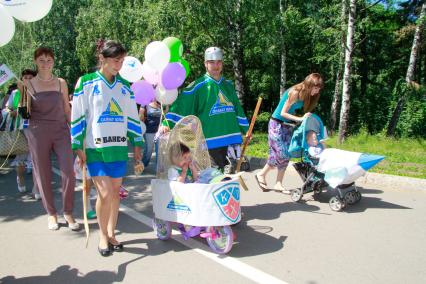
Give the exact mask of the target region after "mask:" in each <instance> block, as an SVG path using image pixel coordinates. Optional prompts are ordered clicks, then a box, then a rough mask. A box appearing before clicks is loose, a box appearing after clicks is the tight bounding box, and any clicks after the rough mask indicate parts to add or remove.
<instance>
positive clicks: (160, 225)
mask: <svg viewBox="0 0 426 284" xmlns="http://www.w3.org/2000/svg"><path fill="white" fill-rule="evenodd" d="M152 226H153V228H154V232H155V233H156V234H157V238H158V239H159V240H162V241H166V240H168V239H170V236H171V235H172V226H171V225H170V222H169V221H164V220H161V219H157V218H154V219H153V220H152Z"/></svg>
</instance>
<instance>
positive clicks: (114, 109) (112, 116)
mask: <svg viewBox="0 0 426 284" xmlns="http://www.w3.org/2000/svg"><path fill="white" fill-rule="evenodd" d="M105 122H124V116H123V110H122V109H121V107H120V106H119V105H118V103H117V101H116V100H114V99H111V101H110V102H109V103H108V106H107V108H106V110H105V111H104V112H103V113H102V114H101V116H100V117H99V119H98V123H105Z"/></svg>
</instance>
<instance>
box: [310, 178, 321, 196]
mask: <svg viewBox="0 0 426 284" xmlns="http://www.w3.org/2000/svg"><path fill="white" fill-rule="evenodd" d="M322 186H323V184H322V181H321V180H317V181H315V182H314V184H313V185H312V187H313V190H314V194H315V195H319V194H321V192H322Z"/></svg>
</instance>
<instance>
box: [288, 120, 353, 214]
mask: <svg viewBox="0 0 426 284" xmlns="http://www.w3.org/2000/svg"><path fill="white" fill-rule="evenodd" d="M326 135H327V134H326V130H325V127H324V125H323V123H322V121H321V119H320V118H319V117H318V116H317V115H315V114H311V116H309V117H307V118H306V119H305V120H304V121H303V122H302V124H301V125H300V126H299V127H298V128H297V129H296V130H295V131H294V133H293V136H292V139H291V142H290V147H289V152H290V154H291V156H292V157H295V158H301V160H300V162H297V163H294V164H293V166H294V168H295V169H296V171H297V173H298V174H299V176H300V177H301V178H302V181H303V185H302V187H301V188H297V189H295V190H293V191H292V193H291V199H292V200H293V201H295V202H298V201H300V200H301V199H302V197H303V195H304V194H306V193H309V192H313V193H314V197H316V196H318V195H319V194H320V193H321V192H322V191H323V189H326V188H328V187H329V185H328V183H327V182H326V181H325V180H324V177H325V174H324V173H323V172H321V171H319V169H318V163H319V160H320V156H321V153H322V152H323V150H324V149H325V146H324V144H323V140H324V139H325V137H326ZM335 189H336V192H337V194H336V195H335V196H333V197H332V198H331V199H330V201H329V204H330V208H331V209H332V210H334V211H340V210H341V209H343V208H344V207H345V206H346V205H347V204H354V203H357V202H358V201H360V200H361V193H360V192H359V191H358V189H357V188H356V187H355V184H354V182H351V183H349V184H340V185H338V186H337V187H335Z"/></svg>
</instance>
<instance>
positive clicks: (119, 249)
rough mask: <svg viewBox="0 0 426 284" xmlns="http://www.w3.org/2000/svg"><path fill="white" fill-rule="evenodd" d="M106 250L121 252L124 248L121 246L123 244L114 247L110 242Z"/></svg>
mask: <svg viewBox="0 0 426 284" xmlns="http://www.w3.org/2000/svg"><path fill="white" fill-rule="evenodd" d="M108 248H109V249H110V250H111V251H123V249H124V246H123V244H121V243H120V244H118V245H114V244H113V243H111V242H108Z"/></svg>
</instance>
